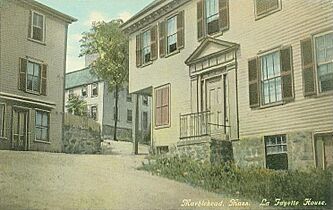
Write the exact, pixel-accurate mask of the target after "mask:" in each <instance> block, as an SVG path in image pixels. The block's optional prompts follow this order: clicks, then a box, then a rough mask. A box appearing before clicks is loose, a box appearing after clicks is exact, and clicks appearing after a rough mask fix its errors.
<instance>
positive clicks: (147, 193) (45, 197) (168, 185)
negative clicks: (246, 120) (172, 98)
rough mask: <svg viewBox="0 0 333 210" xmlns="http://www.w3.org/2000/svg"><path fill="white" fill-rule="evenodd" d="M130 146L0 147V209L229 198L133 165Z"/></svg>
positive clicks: (149, 205)
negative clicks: (77, 150)
mask: <svg viewBox="0 0 333 210" xmlns="http://www.w3.org/2000/svg"><path fill="white" fill-rule="evenodd" d="M131 146H132V144H131V143H126V142H111V143H110V145H109V149H110V150H111V151H112V149H113V150H114V151H117V153H115V154H112V152H111V154H110V155H67V154H55V153H43V152H15V151H0V209H4V210H6V209H194V208H195V207H193V206H192V207H189V206H187V207H182V206H181V205H182V203H183V200H184V199H191V201H203V200H204V201H210V202H220V201H224V204H225V207H209V208H208V209H227V207H226V206H228V203H229V201H230V199H229V198H225V197H222V196H221V195H217V194H214V193H209V192H206V191H203V190H201V189H197V188H193V187H191V186H189V185H186V184H183V183H178V182H175V181H172V180H168V179H165V178H161V177H157V176H152V175H150V174H149V173H147V172H144V171H138V170H136V167H137V166H139V165H140V164H141V162H142V161H143V159H144V155H139V156H133V155H131V154H128V152H130V151H131ZM144 149H145V147H143V148H142V147H140V150H141V151H144ZM146 149H147V148H146ZM192 205H194V204H193V203H192ZM252 207H253V206H252ZM257 207H258V205H256V206H255V208H256V209H257ZM198 209H203V207H199V208H198ZM231 209H238V208H235V207H231ZM241 209H250V208H243V207H242V208H241Z"/></svg>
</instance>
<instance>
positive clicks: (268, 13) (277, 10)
mask: <svg viewBox="0 0 333 210" xmlns="http://www.w3.org/2000/svg"><path fill="white" fill-rule="evenodd" d="M280 10H282V8H280V7H279V8H277V9H274V10H272V11H269V12H266V13H263V14H260V15H257V14H255V19H254V20H255V21H257V20H260V19H262V18H265V17H267V16H270V15H272V14H274V13H276V12H279V11H280Z"/></svg>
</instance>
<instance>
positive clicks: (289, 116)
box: [122, 0, 333, 169]
mask: <svg viewBox="0 0 333 210" xmlns="http://www.w3.org/2000/svg"><path fill="white" fill-rule="evenodd" d="M239 5H242V6H241V7H240V6H239ZM332 12H333V4H332V2H331V1H329V0H321V1H301V0H300V1H298V0H297V1H286V0H265V1H263V0H253V1H241V0H233V1H228V0H180V1H175V0H164V1H161V0H160V1H154V2H153V3H151V4H150V5H148V6H147V7H146V8H144V9H143V10H142V11H140V12H139V13H137V14H136V15H134V16H133V17H132V18H131V19H129V20H128V21H127V22H126V23H124V24H123V25H122V29H123V30H124V31H125V32H126V33H128V34H129V36H130V42H129V49H130V52H129V56H130V83H129V87H130V92H131V93H145V94H150V95H151V96H152V98H153V104H152V106H153V112H152V113H153V114H152V118H151V120H152V142H153V145H154V146H155V147H156V149H157V151H158V152H159V151H160V152H161V151H168V150H171V148H174V147H175V146H176V150H177V151H180V152H184V153H186V154H189V155H193V156H195V157H197V158H199V159H206V160H210V161H212V160H216V159H224V160H225V159H228V157H226V156H230V151H232V152H231V153H232V157H233V159H234V160H235V162H236V163H237V164H239V165H244V166H249V165H256V166H261V167H267V168H272V169H298V168H307V167H320V168H329V167H331V166H332V165H333V156H332V151H333V146H332V144H333V143H332V142H333V139H332V135H333V112H332V110H331V107H333V63H332V60H333V54H332V52H333V27H332V25H333V16H332V15H331V14H332Z"/></svg>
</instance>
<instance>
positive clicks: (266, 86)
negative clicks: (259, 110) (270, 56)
mask: <svg viewBox="0 0 333 210" xmlns="http://www.w3.org/2000/svg"><path fill="white" fill-rule="evenodd" d="M264 102H265V104H268V103H269V82H268V81H264Z"/></svg>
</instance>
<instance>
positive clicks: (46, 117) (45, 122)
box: [42, 113, 49, 127]
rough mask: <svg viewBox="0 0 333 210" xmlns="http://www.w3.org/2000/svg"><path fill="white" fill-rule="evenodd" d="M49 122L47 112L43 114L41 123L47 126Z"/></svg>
mask: <svg viewBox="0 0 333 210" xmlns="http://www.w3.org/2000/svg"><path fill="white" fill-rule="evenodd" d="M48 124H49V115H48V114H47V113H44V114H43V121H42V125H43V126H44V127H48Z"/></svg>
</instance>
